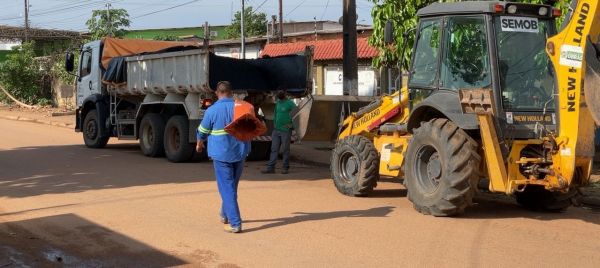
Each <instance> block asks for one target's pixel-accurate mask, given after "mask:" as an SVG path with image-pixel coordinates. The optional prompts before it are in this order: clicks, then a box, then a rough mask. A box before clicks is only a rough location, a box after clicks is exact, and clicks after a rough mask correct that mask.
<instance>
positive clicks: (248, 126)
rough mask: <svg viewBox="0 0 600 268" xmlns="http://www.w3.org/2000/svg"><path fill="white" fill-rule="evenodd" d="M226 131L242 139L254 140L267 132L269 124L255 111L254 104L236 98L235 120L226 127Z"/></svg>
mask: <svg viewBox="0 0 600 268" xmlns="http://www.w3.org/2000/svg"><path fill="white" fill-rule="evenodd" d="M225 132H227V133H228V134H229V135H231V136H234V137H235V138H236V139H238V140H241V141H252V140H253V139H254V138H256V137H258V136H260V135H262V134H264V133H265V132H267V126H266V125H265V123H264V122H262V121H260V119H258V118H257V117H256V114H255V113H254V106H252V104H250V103H248V102H245V101H241V100H235V104H234V106H233V121H232V122H231V123H230V124H229V125H227V126H226V127H225Z"/></svg>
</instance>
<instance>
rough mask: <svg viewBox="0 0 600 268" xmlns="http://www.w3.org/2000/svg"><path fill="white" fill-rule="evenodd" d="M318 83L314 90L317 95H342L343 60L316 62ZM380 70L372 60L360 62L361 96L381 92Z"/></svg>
mask: <svg viewBox="0 0 600 268" xmlns="http://www.w3.org/2000/svg"><path fill="white" fill-rule="evenodd" d="M315 65H317V70H316V73H315V77H316V83H315V86H314V90H313V91H314V92H315V93H316V94H317V95H342V94H343V86H342V83H343V76H342V75H343V71H342V61H341V60H339V61H322V62H315ZM379 80H380V72H379V71H378V70H375V69H373V67H372V66H371V60H370V59H369V60H365V59H361V60H360V61H359V63H358V84H359V85H358V91H359V96H376V95H378V93H379Z"/></svg>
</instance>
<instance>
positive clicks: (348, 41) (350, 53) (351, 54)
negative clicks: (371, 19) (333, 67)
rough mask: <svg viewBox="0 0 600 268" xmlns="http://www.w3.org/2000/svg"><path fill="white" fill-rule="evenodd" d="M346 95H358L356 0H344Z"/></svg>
mask: <svg viewBox="0 0 600 268" xmlns="http://www.w3.org/2000/svg"><path fill="white" fill-rule="evenodd" d="M343 23H344V25H343V27H344V28H343V31H344V52H343V53H344V54H343V58H344V60H343V65H344V66H343V72H344V84H343V86H344V95H350V96H358V67H357V65H358V60H357V52H356V0H344V16H343Z"/></svg>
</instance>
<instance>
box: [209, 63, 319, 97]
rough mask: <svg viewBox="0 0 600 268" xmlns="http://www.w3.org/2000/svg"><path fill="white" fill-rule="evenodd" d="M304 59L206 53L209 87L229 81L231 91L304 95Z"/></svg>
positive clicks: (306, 77)
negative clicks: (277, 91)
mask: <svg viewBox="0 0 600 268" xmlns="http://www.w3.org/2000/svg"><path fill="white" fill-rule="evenodd" d="M306 61H307V57H306V56H303V55H292V56H283V57H276V58H264V59H233V58H228V57H221V56H217V55H214V54H212V53H211V54H210V59H209V70H210V72H209V74H210V75H209V79H210V82H209V83H210V88H212V89H215V88H216V87H217V83H219V82H220V81H229V82H230V83H231V86H232V87H233V89H234V90H247V91H275V90H280V89H281V90H286V91H287V92H288V93H290V94H292V95H296V96H299V95H305V94H306V93H307V89H308V88H310V85H309V83H310V81H308V80H309V79H310V78H309V77H308V76H307V72H308V70H307V68H308V65H307V62H306Z"/></svg>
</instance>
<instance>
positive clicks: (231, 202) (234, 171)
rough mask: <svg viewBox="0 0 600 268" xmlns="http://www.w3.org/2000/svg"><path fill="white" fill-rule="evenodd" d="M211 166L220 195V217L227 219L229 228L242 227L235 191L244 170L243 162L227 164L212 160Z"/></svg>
mask: <svg viewBox="0 0 600 268" xmlns="http://www.w3.org/2000/svg"><path fill="white" fill-rule="evenodd" d="M213 165H214V167H215V176H216V177H217V185H218V187H219V194H221V201H222V203H221V217H223V218H225V219H227V220H228V221H229V224H230V225H231V227H239V226H242V217H241V216H240V207H239V206H238V202H237V189H238V184H239V183H240V177H241V176H242V170H243V169H244V161H239V162H234V163H229V162H221V161H217V160H213Z"/></svg>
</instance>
